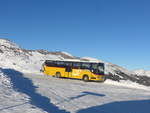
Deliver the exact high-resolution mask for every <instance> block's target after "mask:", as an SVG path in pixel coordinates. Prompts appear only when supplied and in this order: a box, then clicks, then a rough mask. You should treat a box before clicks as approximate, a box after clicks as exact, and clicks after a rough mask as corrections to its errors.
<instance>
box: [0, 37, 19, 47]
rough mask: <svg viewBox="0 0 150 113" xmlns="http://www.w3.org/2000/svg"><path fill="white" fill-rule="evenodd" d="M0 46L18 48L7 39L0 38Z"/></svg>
mask: <svg viewBox="0 0 150 113" xmlns="http://www.w3.org/2000/svg"><path fill="white" fill-rule="evenodd" d="M0 46H6V47H8V48H19V46H18V45H16V44H15V43H13V42H10V41H9V40H8V39H2V38H0Z"/></svg>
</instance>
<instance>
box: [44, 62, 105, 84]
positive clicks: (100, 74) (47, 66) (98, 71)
mask: <svg viewBox="0 0 150 113" xmlns="http://www.w3.org/2000/svg"><path fill="white" fill-rule="evenodd" d="M42 68H43V69H42V70H43V72H44V74H46V75H50V76H54V77H57V78H61V77H65V78H75V79H82V80H84V81H89V80H94V81H102V82H104V81H105V79H106V77H105V74H104V63H100V62H87V61H85V62H82V61H59V60H46V61H45V62H44V64H43V66H42Z"/></svg>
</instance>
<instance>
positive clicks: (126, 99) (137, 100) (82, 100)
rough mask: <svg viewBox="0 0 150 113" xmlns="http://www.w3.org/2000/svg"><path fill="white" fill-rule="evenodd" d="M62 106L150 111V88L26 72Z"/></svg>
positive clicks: (107, 112)
mask: <svg viewBox="0 0 150 113" xmlns="http://www.w3.org/2000/svg"><path fill="white" fill-rule="evenodd" d="M24 76H25V77H27V78H30V79H31V80H32V81H33V83H34V85H35V86H37V87H38V88H37V92H38V93H40V94H41V95H43V96H45V97H48V98H49V99H50V101H51V103H52V104H53V105H55V106H57V107H58V108H59V109H64V110H66V111H68V112H72V113H73V112H78V113H80V112H81V113H82V112H85V113H93V112H100V113H131V112H132V113H150V109H149V107H150V91H147V90H144V89H137V88H129V87H123V86H116V85H112V84H107V83H96V82H83V81H80V80H71V79H59V78H54V77H50V76H46V75H42V74H41V75H38V74H37V75H36V74H25V75H24ZM107 107H108V108H109V109H107Z"/></svg>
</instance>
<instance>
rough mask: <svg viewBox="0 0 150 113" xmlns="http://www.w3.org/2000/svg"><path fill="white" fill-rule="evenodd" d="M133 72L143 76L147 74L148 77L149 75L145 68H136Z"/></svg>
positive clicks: (149, 72)
mask: <svg viewBox="0 0 150 113" xmlns="http://www.w3.org/2000/svg"><path fill="white" fill-rule="evenodd" d="M133 72H134V73H135V74H137V75H139V76H140V75H144V76H148V77H150V71H146V70H144V69H138V70H134V71H133Z"/></svg>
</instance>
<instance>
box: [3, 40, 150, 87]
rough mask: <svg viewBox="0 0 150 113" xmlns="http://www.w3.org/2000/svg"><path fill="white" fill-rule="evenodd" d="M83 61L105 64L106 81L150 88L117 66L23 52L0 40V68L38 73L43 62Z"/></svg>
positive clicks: (64, 55) (147, 81) (149, 83)
mask: <svg viewBox="0 0 150 113" xmlns="http://www.w3.org/2000/svg"><path fill="white" fill-rule="evenodd" d="M49 59H55V60H78V61H79V60H82V61H83V60H85V61H87V60H88V61H98V62H103V63H105V74H106V75H107V77H108V79H111V80H114V81H120V82H122V81H124V80H129V81H132V82H137V83H139V84H143V85H147V86H150V78H149V77H147V76H143V75H142V76H139V75H137V74H136V73H134V72H131V71H128V70H127V69H125V68H122V67H120V66H118V65H115V64H112V63H108V62H105V61H102V60H98V59H95V58H90V57H83V58H77V57H74V56H73V55H71V54H69V53H67V52H49V51H45V50H25V49H22V48H20V47H19V46H18V45H17V44H15V43H13V42H11V41H9V40H5V39H0V66H1V67H6V68H7V67H9V68H13V69H16V70H19V71H22V72H37V73H39V71H40V69H41V65H42V63H43V62H44V61H45V60H49Z"/></svg>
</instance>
